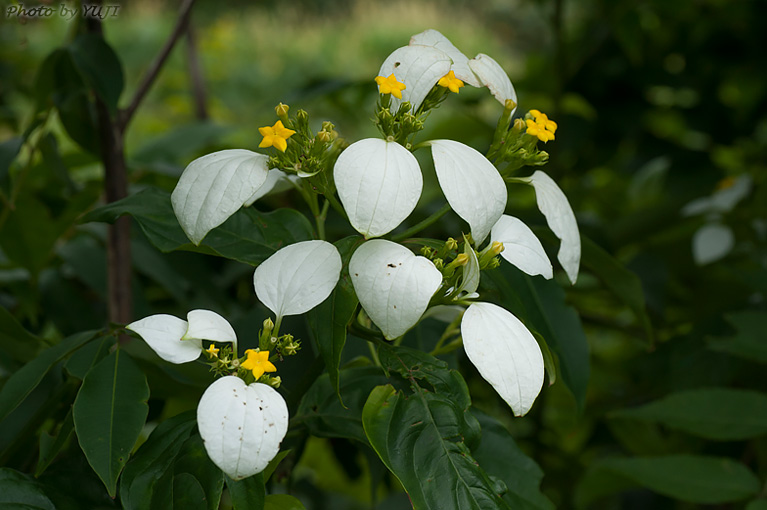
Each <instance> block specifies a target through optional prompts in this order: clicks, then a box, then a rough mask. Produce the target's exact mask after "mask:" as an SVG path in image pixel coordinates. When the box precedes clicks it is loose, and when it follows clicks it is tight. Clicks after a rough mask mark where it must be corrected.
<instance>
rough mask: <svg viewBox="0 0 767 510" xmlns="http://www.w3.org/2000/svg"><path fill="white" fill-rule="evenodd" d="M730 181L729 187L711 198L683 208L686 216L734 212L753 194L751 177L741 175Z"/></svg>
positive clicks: (722, 188)
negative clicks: (741, 202) (739, 204)
mask: <svg viewBox="0 0 767 510" xmlns="http://www.w3.org/2000/svg"><path fill="white" fill-rule="evenodd" d="M728 180H729V183H728V184H729V185H726V186H723V187H721V188H720V189H717V190H716V191H714V192H713V193H712V194H711V196H708V197H701V198H698V199H696V200H693V201H692V202H690V203H688V204H687V205H685V206H684V207H683V208H682V214H683V215H684V216H695V215H698V214H711V215H717V214H723V213H727V212H730V211H732V210H733V209H734V208H735V206H736V205H738V203H739V202H740V201H741V200H743V199H744V198H746V196H748V194H749V193H750V192H751V186H752V181H751V176H750V175H746V174H744V175H741V176H739V177H736V178H730V179H725V181H723V182H727V181H728Z"/></svg>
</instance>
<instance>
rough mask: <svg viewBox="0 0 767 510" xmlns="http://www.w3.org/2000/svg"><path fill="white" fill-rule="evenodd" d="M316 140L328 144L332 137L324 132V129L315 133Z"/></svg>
mask: <svg viewBox="0 0 767 510" xmlns="http://www.w3.org/2000/svg"><path fill="white" fill-rule="evenodd" d="M317 140H318V141H320V142H322V143H330V142H332V141H333V135H331V134H330V132H328V131H325V130H324V129H323V130H322V131H320V132H319V133H317Z"/></svg>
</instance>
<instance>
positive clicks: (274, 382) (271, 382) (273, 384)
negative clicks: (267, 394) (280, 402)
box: [268, 375, 282, 388]
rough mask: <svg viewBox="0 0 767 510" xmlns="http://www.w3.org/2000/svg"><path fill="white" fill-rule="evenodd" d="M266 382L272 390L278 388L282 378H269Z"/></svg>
mask: <svg viewBox="0 0 767 510" xmlns="http://www.w3.org/2000/svg"><path fill="white" fill-rule="evenodd" d="M268 382H269V386H271V387H272V388H279V387H280V385H281V384H282V378H281V377H280V376H279V375H278V376H276V377H270V378H269V381H268Z"/></svg>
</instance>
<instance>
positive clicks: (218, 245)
mask: <svg viewBox="0 0 767 510" xmlns="http://www.w3.org/2000/svg"><path fill="white" fill-rule="evenodd" d="M124 214H129V215H131V216H133V218H134V219H135V220H136V221H137V222H138V224H139V226H140V227H141V229H142V230H143V231H144V233H145V234H146V236H147V238H148V239H149V241H150V242H151V243H152V244H153V245H154V246H155V247H156V248H158V249H159V250H160V251H162V252H166V253H167V252H170V251H175V250H184V251H193V252H198V253H207V254H209V255H219V256H221V257H226V258H229V259H232V260H237V261H239V262H244V263H246V264H251V265H258V264H259V263H261V262H263V261H264V260H265V259H266V258H268V257H269V256H270V255H272V254H273V253H274V252H275V251H277V250H278V249H279V248H281V247H283V246H286V245H288V244H293V243H296V242H298V241H306V240H309V239H311V238H312V226H311V224H310V223H309V221H308V220H307V219H306V217H304V216H303V215H302V214H301V213H299V212H298V211H296V210H295V209H278V210H276V211H272V212H268V213H261V212H258V211H256V210H255V209H252V208H247V209H240V210H239V211H237V212H236V213H235V214H233V215H232V216H231V217H230V218H229V219H228V220H226V221H225V222H224V223H223V224H222V225H221V226H219V227H217V228H215V229H213V230H212V231H211V232H210V233H209V234H208V235H207V236H206V237H205V240H204V241H203V242H202V243H201V244H200V246H195V245H193V244H192V243H191V242H190V241H189V239H188V238H187V237H186V234H184V231H183V230H181V226H180V225H179V224H178V221H177V220H176V216H175V214H174V213H173V207H172V206H171V203H170V194H168V193H166V192H165V191H162V190H159V189H157V188H147V189H145V190H143V191H140V192H139V193H136V194H135V195H131V196H129V197H126V198H124V199H122V200H118V201H117V202H113V203H111V204H108V205H105V206H103V207H100V208H98V209H96V210H94V211H91V212H90V213H88V214H86V215H85V216H84V217H83V219H82V222H83V223H87V222H90V221H103V222H108V223H114V222H115V221H116V220H117V218H119V217H120V216H122V215H124Z"/></svg>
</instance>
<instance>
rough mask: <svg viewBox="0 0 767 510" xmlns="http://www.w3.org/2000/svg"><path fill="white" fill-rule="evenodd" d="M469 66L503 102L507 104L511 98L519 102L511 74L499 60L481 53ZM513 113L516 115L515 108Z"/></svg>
mask: <svg viewBox="0 0 767 510" xmlns="http://www.w3.org/2000/svg"><path fill="white" fill-rule="evenodd" d="M469 68H471V70H472V71H474V74H476V75H477V76H478V77H479V79H480V81H481V82H482V85H484V86H485V87H487V88H488V89H490V93H491V94H493V97H495V98H496V99H497V100H498V101H500V103H501V104H506V100H507V99H511V100H512V101H514V102H515V103H516V102H517V93H516V91H515V90H514V85H512V84H511V80H510V79H509V75H507V74H506V71H504V70H503V68H502V67H501V65H500V64H499V63H498V62H496V61H495V60H493V59H492V58H490V57H488V56H487V55H485V54H483V53H480V54H479V55H477V56H476V57H474V58H473V59H471V60H469ZM515 110H516V108H515ZM511 114H512V115H514V110H512V112H511Z"/></svg>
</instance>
